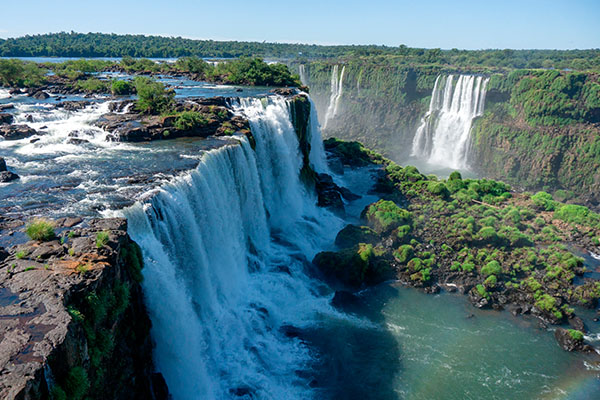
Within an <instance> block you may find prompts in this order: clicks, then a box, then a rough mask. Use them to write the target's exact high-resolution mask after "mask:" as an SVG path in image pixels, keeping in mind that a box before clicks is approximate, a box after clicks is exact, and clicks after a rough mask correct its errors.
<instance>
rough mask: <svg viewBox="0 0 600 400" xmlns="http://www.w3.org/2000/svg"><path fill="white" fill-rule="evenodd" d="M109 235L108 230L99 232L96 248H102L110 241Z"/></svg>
mask: <svg viewBox="0 0 600 400" xmlns="http://www.w3.org/2000/svg"><path fill="white" fill-rule="evenodd" d="M108 235H109V233H108V232H107V231H102V232H98V234H97V235H96V248H98V249H101V248H102V247H104V246H106V244H107V243H108Z"/></svg>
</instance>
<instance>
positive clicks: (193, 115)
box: [174, 111, 208, 131]
mask: <svg viewBox="0 0 600 400" xmlns="http://www.w3.org/2000/svg"><path fill="white" fill-rule="evenodd" d="M207 123H208V121H207V120H206V118H205V117H204V115H202V114H200V113H199V112H196V111H184V112H182V113H180V114H179V115H178V116H177V118H176V119H175V123H174V125H175V128H176V129H178V130H180V131H190V130H193V129H196V128H200V127H203V126H205V125H206V124H207Z"/></svg>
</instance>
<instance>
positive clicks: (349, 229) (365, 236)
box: [335, 224, 378, 248]
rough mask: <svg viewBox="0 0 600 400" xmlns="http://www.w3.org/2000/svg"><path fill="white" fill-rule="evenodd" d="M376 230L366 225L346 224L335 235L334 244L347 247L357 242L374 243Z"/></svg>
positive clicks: (376, 238)
mask: <svg viewBox="0 0 600 400" xmlns="http://www.w3.org/2000/svg"><path fill="white" fill-rule="evenodd" d="M377 241H378V236H377V232H375V231H374V230H373V229H371V228H369V227H368V226H357V225H352V224H350V225H346V226H345V227H344V228H343V229H342V230H341V231H339V232H338V234H337V236H336V237H335V244H336V246H338V247H340V248H348V247H352V246H355V245H357V244H359V243H371V244H375V243H376V242H377Z"/></svg>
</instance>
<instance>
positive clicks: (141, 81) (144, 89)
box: [133, 76, 175, 114]
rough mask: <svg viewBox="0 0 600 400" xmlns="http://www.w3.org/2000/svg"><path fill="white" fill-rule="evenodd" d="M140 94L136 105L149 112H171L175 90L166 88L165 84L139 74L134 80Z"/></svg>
mask: <svg viewBox="0 0 600 400" xmlns="http://www.w3.org/2000/svg"><path fill="white" fill-rule="evenodd" d="M133 82H134V85H135V90H136V92H137V95H138V100H137V101H136V107H137V108H138V109H139V110H140V111H142V112H145V113H148V114H159V113H162V112H169V111H170V110H171V107H172V105H173V98H174V97H175V92H173V91H172V90H167V89H165V85H163V84H162V83H160V82H157V81H154V80H152V79H150V78H146V77H142V76H138V77H136V78H135V80H134V81H133Z"/></svg>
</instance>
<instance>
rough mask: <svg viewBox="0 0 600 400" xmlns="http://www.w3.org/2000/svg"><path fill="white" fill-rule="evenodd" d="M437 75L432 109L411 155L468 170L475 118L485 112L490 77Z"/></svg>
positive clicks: (434, 162)
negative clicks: (471, 134)
mask: <svg viewBox="0 0 600 400" xmlns="http://www.w3.org/2000/svg"><path fill="white" fill-rule="evenodd" d="M455 79H456V77H455V76H454V75H449V76H448V77H442V76H438V77H437V79H436V81H435V85H434V88H433V92H432V94H431V101H430V103H429V111H428V112H427V114H425V116H424V117H423V119H422V120H421V124H420V125H419V127H418V129H417V132H416V134H415V137H414V140H413V147H412V155H413V156H416V157H419V158H421V159H424V160H426V161H427V162H428V163H430V164H432V165H436V166H442V167H448V168H454V169H468V152H469V145H470V132H471V124H472V123H473V119H474V118H475V117H478V116H480V115H482V114H483V108H484V105H485V93H486V86H487V83H488V81H489V78H483V77H481V76H473V75H459V76H458V78H457V79H456V82H455Z"/></svg>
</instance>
